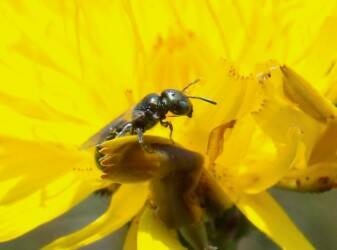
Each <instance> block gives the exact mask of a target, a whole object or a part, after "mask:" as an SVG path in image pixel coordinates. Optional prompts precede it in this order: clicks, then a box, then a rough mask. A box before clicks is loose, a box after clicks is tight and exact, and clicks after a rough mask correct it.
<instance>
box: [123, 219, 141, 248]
mask: <svg viewBox="0 0 337 250" xmlns="http://www.w3.org/2000/svg"><path fill="white" fill-rule="evenodd" d="M138 224H139V217H138V216H137V217H135V218H134V219H133V220H132V223H131V226H130V228H129V231H128V234H127V235H126V239H125V241H124V245H123V250H137V232H138Z"/></svg>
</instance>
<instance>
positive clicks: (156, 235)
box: [137, 209, 186, 250]
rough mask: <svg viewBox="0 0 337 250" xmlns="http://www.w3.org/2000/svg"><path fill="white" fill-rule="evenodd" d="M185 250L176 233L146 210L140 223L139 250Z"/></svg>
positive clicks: (152, 212) (151, 211) (150, 211)
mask: <svg viewBox="0 0 337 250" xmlns="http://www.w3.org/2000/svg"><path fill="white" fill-rule="evenodd" d="M149 249H156V250H171V249H175V250H184V249H186V248H184V247H183V246H181V244H180V242H179V241H178V239H177V235H176V234H175V232H174V231H172V230H169V229H168V228H167V227H166V226H165V225H164V224H163V222H161V221H160V220H159V218H158V217H156V215H155V214H154V211H153V210H149V209H145V210H144V212H143V214H142V216H141V218H140V222H139V227H138V237H137V250H149Z"/></svg>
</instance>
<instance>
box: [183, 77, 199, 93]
mask: <svg viewBox="0 0 337 250" xmlns="http://www.w3.org/2000/svg"><path fill="white" fill-rule="evenodd" d="M198 82H200V78H197V79H195V80H194V81H192V82H190V83H189V84H187V86H185V87H184V88H183V90H182V92H185V91H186V90H187V89H188V88H189V87H191V86H192V85H194V84H196V83H198Z"/></svg>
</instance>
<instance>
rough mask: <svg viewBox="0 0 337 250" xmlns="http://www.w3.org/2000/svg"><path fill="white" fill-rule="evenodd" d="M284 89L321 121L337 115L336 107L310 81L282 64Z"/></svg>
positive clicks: (291, 97)
mask: <svg viewBox="0 0 337 250" xmlns="http://www.w3.org/2000/svg"><path fill="white" fill-rule="evenodd" d="M281 71H282V73H283V84H284V91H285V94H286V95H287V97H288V98H289V99H290V100H292V101H293V102H295V103H296V104H298V105H299V107H300V108H301V109H302V110H303V111H304V112H306V113H307V114H309V115H310V116H311V117H313V118H315V119H317V120H318V121H321V122H326V121H327V120H328V119H335V118H336V117H337V110H336V108H335V107H334V106H333V105H332V103H330V102H329V101H328V100H327V99H325V98H324V97H323V96H321V95H320V94H319V93H318V91H317V90H315V89H314V88H313V87H312V86H311V85H310V83H309V82H307V81H306V80H305V79H304V78H303V77H301V76H300V75H299V74H297V73H296V72H295V71H293V70H292V69H291V68H289V67H287V66H282V67H281Z"/></svg>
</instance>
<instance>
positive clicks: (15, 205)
mask: <svg viewBox="0 0 337 250" xmlns="http://www.w3.org/2000/svg"><path fill="white" fill-rule="evenodd" d="M318 10H319V11H318ZM335 11H336V6H335V2H334V1H328V2H324V3H321V1H316V2H312V1H311V2H310V3H309V1H292V2H285V1H242V2H239V1H193V2H192V1H191V2H186V1H167V2H166V1H165V2H163V1H146V2H143V1H133V2H129V1H95V2H91V1H61V0H60V1H37V0H36V1H35V0H34V1H30V0H26V1H1V3H0V15H1V17H0V18H1V22H0V27H1V30H2V32H3V34H5V35H4V36H3V38H2V39H1V41H0V62H1V64H0V77H1V87H0V111H1V119H2V121H1V123H0V136H1V145H0V156H1V161H0V173H1V174H0V178H1V182H0V198H1V203H0V231H1V235H0V240H1V241H7V240H10V239H14V238H16V237H18V236H20V235H22V234H24V233H26V232H28V231H29V230H32V229H33V228H35V227H37V226H39V225H41V224H43V223H45V222H47V221H50V220H52V219H54V218H55V217H57V216H59V215H61V214H62V213H64V212H65V211H67V210H68V209H70V208H72V207H73V206H74V205H76V204H77V203H78V202H80V201H81V200H83V199H84V198H85V197H87V196H88V195H89V194H90V193H92V192H93V191H94V190H97V189H100V188H103V187H106V186H107V185H109V184H110V183H109V181H108V180H102V178H101V174H102V173H101V172H100V171H99V170H98V169H97V168H96V167H95V163H94V159H93V152H86V151H79V150H78V147H79V146H80V145H81V143H83V142H84V141H85V140H86V139H87V138H88V137H89V136H90V135H92V134H93V133H94V132H95V131H97V130H98V129H99V128H100V127H101V126H102V125H104V124H105V123H107V122H109V121H110V120H111V119H112V118H114V117H117V116H118V115H119V114H121V113H122V112H124V111H125V110H126V109H128V108H129V107H131V106H132V105H133V104H134V103H136V102H137V101H138V100H139V99H140V98H141V97H142V96H144V95H146V94H148V93H149V92H160V91H161V90H163V89H165V88H176V89H182V88H183V87H184V86H185V85H186V84H187V83H188V82H190V81H191V80H193V79H196V78H199V77H200V78H201V79H202V81H201V83H200V84H199V85H197V86H195V88H193V89H191V93H192V94H193V95H205V96H207V97H209V98H212V99H214V100H216V101H218V102H219V105H218V106H216V107H213V106H209V105H208V104H205V103H201V102H194V110H195V112H194V116H193V118H192V119H187V118H186V119H185V118H175V119H174V121H173V123H174V137H173V138H174V140H175V141H177V142H178V143H179V144H181V145H183V146H184V147H185V148H188V149H190V150H192V151H195V152H199V153H201V154H203V155H205V154H206V153H208V154H209V157H210V162H211V163H213V165H212V166H210V168H209V171H211V173H212V174H213V175H214V177H215V178H216V179H217V180H218V181H219V183H221V185H222V188H223V190H224V191H225V192H226V194H227V195H229V196H230V198H231V199H232V200H233V202H235V204H236V205H237V207H238V208H239V209H241V211H243V213H244V214H245V215H246V216H247V217H248V218H249V219H250V220H251V221H252V223H254V224H255V225H256V226H257V227H258V228H259V229H260V230H262V231H263V232H264V233H266V234H267V235H268V236H270V237H271V238H272V239H273V240H274V241H275V242H276V243H278V244H279V245H280V246H281V247H282V248H285V249H312V247H311V245H310V244H309V243H308V242H307V241H306V240H305V239H304V237H303V236H302V235H301V233H300V232H299V231H298V230H297V229H296V227H295V226H294V225H293V224H292V223H291V221H290V220H289V218H288V217H287V216H286V214H285V213H284V212H283V211H282V209H281V208H280V207H279V206H278V205H277V203H276V202H275V201H274V200H273V198H272V197H271V196H270V195H269V194H268V193H267V192H265V190H266V189H267V188H269V187H271V186H273V185H275V184H276V183H277V182H279V181H280V179H281V178H282V177H284V176H285V175H286V174H287V171H288V170H289V169H290V168H292V167H293V164H294V159H297V158H296V157H299V156H298V155H299V152H301V150H303V148H304V146H303V144H305V143H307V144H305V145H306V146H307V145H308V143H310V142H311V143H313V141H315V140H316V138H312V137H315V136H316V132H317V131H316V130H315V129H316V127H315V126H316V125H317V124H316V123H315V122H312V121H311V120H310V121H307V120H308V119H309V118H308V117H307V116H304V117H303V120H299V121H296V122H294V124H288V123H285V124H284V126H281V127H279V128H277V127H275V128H274V127H273V126H272V125H273V124H274V123H270V121H271V119H272V118H274V117H273V116H270V114H271V113H270V111H271V112H272V111H273V109H272V108H275V107H276V108H278V109H279V107H282V108H283V107H285V108H288V109H291V112H292V113H289V112H288V110H285V111H284V112H283V113H282V112H280V113H279V119H278V120H277V121H279V120H280V119H281V118H283V116H287V117H286V118H287V119H285V120H286V121H292V118H291V117H289V116H291V115H296V114H295V113H294V112H296V110H297V109H296V107H293V106H290V105H289V104H288V106H286V105H285V104H284V102H285V101H284V98H283V97H282V98H283V99H282V98H281V97H280V98H279V99H275V102H277V103H276V104H275V103H273V101H274V99H273V97H274V96H276V97H277V95H279V93H280V91H279V89H273V86H274V85H275V86H276V87H275V88H277V87H279V85H277V79H279V78H277V77H276V78H271V80H270V82H272V84H270V86H271V87H270V88H269V87H268V88H267V89H266V88H263V87H261V83H259V81H257V80H256V78H255V76H253V75H251V74H247V76H245V77H243V76H241V75H240V74H238V73H237V71H236V69H235V68H234V67H233V66H232V64H234V65H238V66H239V67H240V70H241V71H242V72H246V73H248V72H249V73H250V72H254V68H255V65H256V64H257V63H261V62H264V61H266V60H269V59H274V60H277V61H278V62H279V63H280V64H287V65H289V66H290V67H291V68H294V69H295V70H296V71H297V72H299V74H300V75H303V76H304V77H305V78H309V79H311V80H312V82H315V87H316V88H317V89H318V91H320V92H321V93H327V96H328V97H329V98H330V100H335V99H337V98H336V93H337V91H336V90H335V89H334V88H333V86H332V83H333V81H335V80H336V73H335V72H336V69H335V67H334V65H335V63H334V62H335V61H334V58H335V57H336V53H337V52H336V51H337V50H335V49H333V48H334V46H335V44H336V42H337V41H336V39H337V38H336V37H333V36H331V35H330V34H334V32H335V25H334V21H335V20H336V15H335ZM308 19H310V21H308ZM223 59H225V60H223ZM322 76H323V77H322ZM274 79H276V80H274ZM275 82H276V83H275ZM268 86H269V85H268ZM266 97H267V98H268V101H269V99H271V100H272V101H271V103H272V108H271V109H269V108H264V105H265V99H266ZM274 104H275V105H276V106H275V105H274ZM266 105H268V102H267V104H266ZM273 105H274V106H273ZM277 105H278V106H277ZM292 105H293V104H292ZM294 110H295V111H294ZM303 110H304V109H303ZM281 111H283V110H281ZM301 112H302V111H301ZM288 118H289V119H288ZM310 119H311V118H310ZM234 121H235V122H234ZM297 122H300V125H298V123H297ZM231 123H235V126H234V127H233V128H230V126H228V124H231ZM307 124H308V125H307ZM317 126H319V125H317ZM304 128H305V129H307V131H308V134H309V135H308V138H305V139H303V137H302V136H301V129H304ZM311 132H312V137H310V135H311ZM210 133H211V138H210V141H209V144H208V147H207V142H208V137H209V134H210ZM147 134H154V135H161V136H163V137H167V136H168V132H167V131H166V130H164V129H162V128H159V127H156V128H155V129H153V130H151V131H148V133H147ZM306 134H307V133H306ZM222 137H223V139H224V143H223V144H221V141H219V139H221V138H222ZM261 140H263V143H261V145H259V144H260V142H261ZM303 140H304V142H303ZM305 140H307V141H305ZM245 142H247V143H245ZM116 144H117V141H116ZM262 145H263V146H262ZM147 195H148V187H147V185H145V184H123V185H122V187H121V188H120V189H119V190H118V191H117V192H116V194H115V195H114V196H113V198H112V201H111V204H110V207H109V208H108V210H107V211H106V213H105V214H104V215H102V216H101V217H100V218H98V219H97V220H96V221H95V222H93V223H92V224H90V225H88V226H87V227H86V228H84V229H83V230H81V231H79V232H76V233H74V234H72V235H69V236H66V237H65V238H62V239H60V240H59V241H56V242H55V243H54V244H53V245H50V247H55V246H58V247H59V248H62V247H65V248H77V247H81V246H84V245H87V244H90V243H92V242H93V241H96V240H98V239H100V238H102V237H104V236H106V235H107V234H109V233H111V232H113V231H114V230H116V229H118V228H120V227H121V226H122V225H124V224H125V223H126V222H128V221H130V220H131V219H132V218H133V217H134V216H135V215H136V214H137V213H138V212H139V211H140V210H141V209H142V207H143V205H144V201H145V200H146V198H147ZM130 197H132V199H130ZM137 232H138V236H137V237H138V242H141V244H140V243H139V244H138V245H137V247H138V249H179V248H178V246H177V245H176V244H178V243H177V242H176V241H174V240H173V239H172V237H169V236H170V235H171V233H170V232H168V231H167V228H166V227H165V226H164V225H163V224H160V222H158V220H156V218H154V217H153V215H152V214H151V213H149V212H145V213H143V214H142V215H141V218H140V222H139V225H138V226H137V223H133V225H132V226H131V229H130V232H129V236H128V239H131V240H130V241H127V243H126V246H125V249H134V245H133V244H136V243H134V241H132V239H133V240H134V239H135V234H137ZM159 232H160V233H159ZM156 234H157V235H156ZM156 237H160V240H155V239H156ZM170 244H175V246H174V247H173V246H172V245H171V248H170V247H169V246H170ZM179 247H180V246H179Z"/></svg>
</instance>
